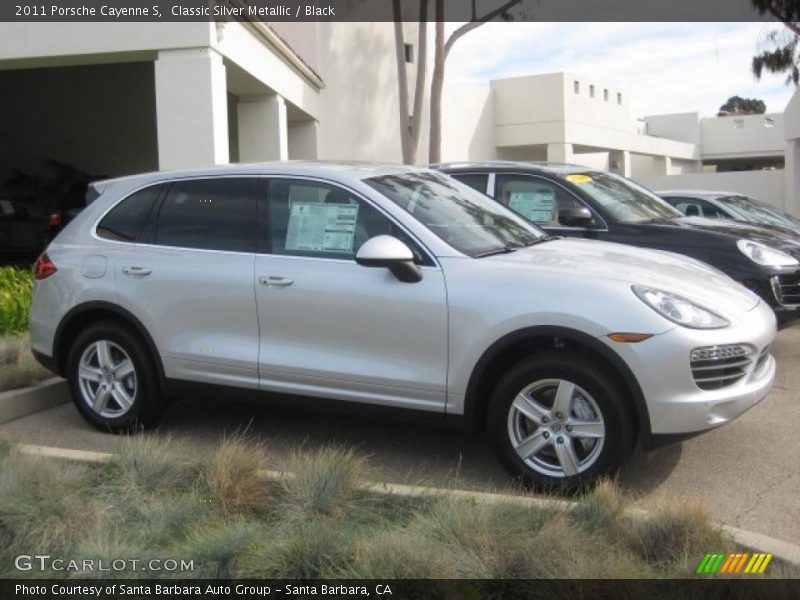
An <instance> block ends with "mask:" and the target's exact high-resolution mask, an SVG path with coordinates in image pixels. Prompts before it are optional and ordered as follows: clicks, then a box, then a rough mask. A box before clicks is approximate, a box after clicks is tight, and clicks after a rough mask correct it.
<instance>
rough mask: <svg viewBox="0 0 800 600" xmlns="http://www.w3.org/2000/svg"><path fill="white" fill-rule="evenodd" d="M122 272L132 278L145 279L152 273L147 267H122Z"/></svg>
mask: <svg viewBox="0 0 800 600" xmlns="http://www.w3.org/2000/svg"><path fill="white" fill-rule="evenodd" d="M122 272H123V273H125V275H130V276H131V277H144V276H145V275H150V273H152V271H151V270H150V269H148V268H147V267H122Z"/></svg>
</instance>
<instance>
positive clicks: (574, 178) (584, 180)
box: [564, 173, 592, 183]
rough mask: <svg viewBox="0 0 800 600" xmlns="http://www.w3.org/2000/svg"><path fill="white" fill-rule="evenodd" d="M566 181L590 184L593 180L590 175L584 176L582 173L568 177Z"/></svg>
mask: <svg viewBox="0 0 800 600" xmlns="http://www.w3.org/2000/svg"><path fill="white" fill-rule="evenodd" d="M564 179H566V180H567V181H569V182H570V183H589V182H590V181H591V180H592V178H591V177H589V176H588V175H583V174H580V173H575V174H573V175H567V176H566V177H564Z"/></svg>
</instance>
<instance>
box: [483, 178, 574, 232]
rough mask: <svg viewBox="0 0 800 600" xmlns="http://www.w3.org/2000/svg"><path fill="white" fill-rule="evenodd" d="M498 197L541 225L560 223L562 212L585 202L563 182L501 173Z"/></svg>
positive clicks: (550, 225) (557, 224)
mask: <svg viewBox="0 0 800 600" xmlns="http://www.w3.org/2000/svg"><path fill="white" fill-rule="evenodd" d="M496 186H497V193H496V195H495V198H496V199H497V201H498V202H500V204H502V205H503V206H507V207H508V208H510V209H511V210H513V211H514V212H516V213H519V214H520V215H522V216H523V217H525V218H526V219H527V220H528V221H530V222H532V223H535V224H536V225H538V226H539V227H559V226H560V225H561V223H560V221H559V214H561V213H562V212H563V211H570V210H572V209H574V208H585V206H584V204H583V203H582V202H581V201H580V200H578V199H577V198H576V197H575V196H574V195H572V194H571V193H569V192H568V191H567V190H565V189H564V188H562V187H561V186H560V185H557V184H555V183H553V182H552V181H547V180H546V179H542V178H540V177H531V176H527V175H499V176H498V177H497V183H496Z"/></svg>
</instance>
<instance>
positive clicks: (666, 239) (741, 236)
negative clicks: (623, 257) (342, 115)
mask: <svg viewBox="0 0 800 600" xmlns="http://www.w3.org/2000/svg"><path fill="white" fill-rule="evenodd" d="M433 168H435V169H438V170H440V171H443V172H445V173H447V174H449V175H451V176H452V177H455V178H456V179H458V180H459V181H461V182H463V183H466V184H467V185H469V186H471V187H473V188H475V189H476V190H479V191H481V192H483V193H485V194H487V195H489V196H490V197H492V198H494V199H495V200H497V201H498V202H500V203H501V204H504V205H506V206H508V207H509V208H511V209H513V210H515V211H516V212H518V213H519V214H521V215H522V216H524V217H525V218H526V219H528V220H529V221H531V222H533V223H535V224H536V225H538V226H539V227H541V228H542V229H544V230H545V231H547V232H548V233H550V234H552V235H559V236H575V237H584V238H591V239H598V240H605V241H610V242H619V243H622V244H630V245H634V246H640V247H643V248H653V249H656V250H668V251H670V252H677V253H679V254H685V255H686V256H690V257H692V258H695V259H697V260H701V261H703V262H705V263H708V264H710V265H712V266H714V267H716V268H717V269H719V270H721V271H723V272H725V273H727V274H728V275H729V276H730V277H732V278H733V279H735V280H736V281H739V282H741V283H742V284H744V285H745V286H747V287H748V288H750V289H751V290H753V291H754V292H755V293H757V294H758V295H759V296H761V297H762V298H763V299H764V300H765V301H766V302H767V303H769V305H770V306H772V307H773V309H774V310H775V312H776V314H777V315H778V319H779V322H780V323H781V324H786V323H787V322H788V321H790V320H792V319H794V318H796V317H798V316H800V236H796V235H792V234H790V233H788V232H787V233H780V232H777V231H774V230H769V229H764V228H761V227H757V226H753V225H750V224H746V223H739V222H734V221H726V220H719V219H703V218H699V217H686V216H684V215H683V214H681V213H680V212H679V211H678V210H676V209H675V208H673V207H672V206H670V205H669V204H667V203H666V202H664V201H663V200H662V199H660V198H659V197H658V196H656V195H655V194H653V193H652V192H650V191H649V190H647V189H646V188H644V187H642V186H640V185H638V184H636V183H634V182H632V181H630V180H629V179H625V178H624V177H620V176H618V175H615V174H613V173H607V172H604V171H597V170H592V169H587V168H586V167H582V166H578V165H563V164H554V163H515V162H484V163H459V164H443V165H436V166H434V167H433Z"/></svg>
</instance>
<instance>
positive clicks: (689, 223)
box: [670, 217, 800, 257]
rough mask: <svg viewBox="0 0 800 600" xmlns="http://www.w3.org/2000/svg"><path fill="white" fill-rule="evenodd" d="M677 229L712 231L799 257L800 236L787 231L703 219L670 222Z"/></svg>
mask: <svg viewBox="0 0 800 600" xmlns="http://www.w3.org/2000/svg"><path fill="white" fill-rule="evenodd" d="M670 223H672V224H674V225H677V226H679V227H688V228H691V229H700V230H706V231H713V232H714V233H717V234H720V235H727V236H731V237H734V238H736V239H739V238H747V239H748V240H753V241H756V242H761V243H762V244H766V245H767V246H771V247H772V248H777V249H779V250H783V251H784V252H788V253H790V254H791V255H792V256H795V257H798V256H800V235H798V234H795V233H792V232H791V231H788V230H781V229H777V228H774V229H773V228H772V227H761V226H760V225H756V224H754V223H745V222H742V221H729V220H727V219H705V218H703V217H681V218H677V219H674V220H672V221H670Z"/></svg>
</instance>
